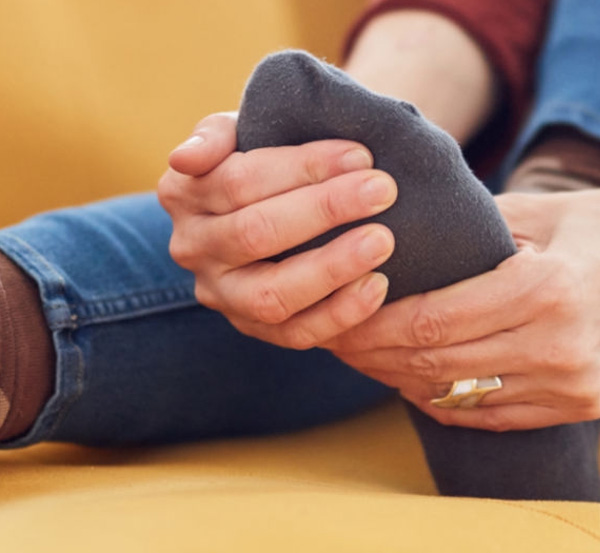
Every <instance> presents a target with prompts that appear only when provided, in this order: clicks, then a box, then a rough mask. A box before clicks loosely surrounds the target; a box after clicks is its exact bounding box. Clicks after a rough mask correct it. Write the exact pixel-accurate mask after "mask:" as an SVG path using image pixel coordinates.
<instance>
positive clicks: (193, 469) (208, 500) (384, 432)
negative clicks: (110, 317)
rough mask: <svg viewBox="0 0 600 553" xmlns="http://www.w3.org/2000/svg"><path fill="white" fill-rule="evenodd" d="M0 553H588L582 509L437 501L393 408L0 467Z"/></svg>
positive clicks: (599, 543) (79, 451) (50, 454)
mask: <svg viewBox="0 0 600 553" xmlns="http://www.w3.org/2000/svg"><path fill="white" fill-rule="evenodd" d="M0 474H2V484H1V489H2V492H1V498H0V540H1V542H0V543H1V547H2V550H3V551H11V552H12V551H15V552H17V551H18V552H19V553H29V552H38V551H40V552H41V551H44V552H48V551H50V552H53V551H56V552H62V553H69V552H71V551H72V552H80V551H85V552H86V553H96V552H98V553H100V552H103V553H104V552H106V551H119V552H120V551H124V552H125V551H126V552H128V553H138V552H139V553H172V552H178V553H183V552H188V551H189V552H196V551H207V552H208V551H209V552H211V553H216V552H237V551H244V552H250V551H256V552H265V551H278V552H279V551H286V552H288V551H291V552H294V551H302V552H307V551H311V552H320V551H322V552H324V553H325V552H326V553H331V552H333V551H335V552H337V551H339V552H348V553H351V552H352V553H353V552H364V553H367V552H368V553H373V552H378V553H379V552H382V553H383V552H390V553H397V552H399V551H407V552H411V553H416V552H427V553H433V552H436V551H451V552H459V551H460V552H466V553H471V552H472V553H479V552H481V551H498V552H511V553H515V552H516V553H519V552H528V553H533V552H538V551H548V552H552V553H562V552H564V553H588V552H589V553H597V552H598V551H599V550H600V507H599V506H597V505H593V504H589V503H560V502H525V501H492V500H476V499H451V498H442V497H435V495H432V494H435V489H434V487H433V483H432V481H431V478H430V476H429V473H428V471H427V468H426V465H425V461H424V458H423V454H422V452H421V449H420V446H419V443H418V440H417V437H416V436H415V434H414V432H413V430H412V428H411V427H410V424H409V423H408V418H407V416H406V413H405V412H404V409H403V407H402V405H401V404H400V403H399V402H393V403H390V404H387V405H385V406H382V407H381V408H378V409H375V410H373V411H371V412H369V413H366V414H363V415H361V416H357V417H355V418H353V419H350V420H347V421H344V422H341V423H337V424H332V425H328V426H324V427H321V428H316V429H313V430H309V431H304V432H300V433H296V434H292V435H287V436H278V437H270V438H260V439H256V438H254V439H240V440H229V441H216V442H210V443H205V444H197V445H186V446H178V447H169V448H161V449H139V448H136V449H121V450H94V449H89V448H81V447H76V446H69V445H41V446H37V447H33V448H30V449H29V450H24V451H20V452H12V453H3V454H2V455H0Z"/></svg>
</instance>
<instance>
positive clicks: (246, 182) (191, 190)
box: [159, 11, 600, 431]
mask: <svg viewBox="0 0 600 553" xmlns="http://www.w3.org/2000/svg"><path fill="white" fill-rule="evenodd" d="M405 18H406V19H405ZM371 35H372V36H371ZM399 35H402V36H403V37H404V38H403V40H402V41H400V42H399V41H398V40H397V38H396V37H397V36H399ZM415 44H420V47H419V48H415ZM442 55H443V56H447V55H451V56H452V57H453V58H454V59H461V61H464V63H462V64H461V68H463V69H464V71H463V72H460V74H458V75H457V76H456V79H453V78H452V77H451V76H450V75H449V74H448V65H447V64H443V63H442V64H440V63H439V61H438V60H439V59H440V56H442ZM443 59H445V58H443ZM428 60H429V63H428ZM395 64H397V67H396V66H395ZM415 64H418V65H419V67H423V66H425V67H426V70H423V71H419V72H415V73H410V71H414V70H415V69H414V68H415V67H416V65H415ZM465 68H466V69H465ZM348 69H349V71H350V72H351V73H352V74H353V75H354V76H356V77H357V78H358V79H360V80H362V82H363V83H364V84H366V85H367V86H370V87H371V88H374V89H375V90H378V91H380V92H385V93H387V94H391V95H395V96H397V97H402V98H407V99H409V100H411V101H413V102H414V103H416V104H417V105H418V106H419V107H420V109H421V110H422V111H423V112H424V114H425V115H426V116H427V117H429V118H430V119H432V120H434V121H435V122H437V123H438V124H439V125H440V126H442V127H443V128H445V129H446V130H448V131H449V132H450V133H451V134H453V135H454V136H455V137H456V138H457V139H459V140H460V141H461V142H463V143H464V142H467V141H468V139H469V138H470V137H471V136H472V135H473V133H474V132H476V131H477V129H479V128H480V127H481V125H482V124H484V122H485V120H486V119H487V117H489V115H490V114H491V113H492V111H493V108H494V106H495V104H496V102H497V101H498V99H497V98H496V94H495V83H494V79H493V74H492V71H491V69H490V68H489V67H488V66H487V64H486V62H485V58H484V57H483V55H482V53H481V52H480V51H479V49H478V47H477V46H476V44H475V43H473V42H472V41H471V40H470V39H469V38H468V37H467V36H466V35H465V34H464V33H463V32H462V31H461V30H460V28H459V27H456V26H455V25H454V24H452V23H450V22H448V21H446V20H444V19H443V18H441V17H439V16H434V15H431V14H428V13H426V12H413V11H401V12H400V11H399V12H392V13H390V14H387V15H384V16H381V17H380V18H378V19H376V20H375V21H374V22H373V23H372V24H371V25H370V26H369V27H368V28H367V30H366V31H365V33H364V35H363V37H362V38H361V40H360V41H359V43H358V44H357V46H356V49H355V51H354V53H353V55H352V57H351V59H350V60H349V64H348ZM454 69H455V67H453V68H452V70H453V72H454ZM395 70H396V71H395ZM390 74H394V75H408V74H411V78H410V79H407V78H398V79H394V80H392V81H390V80H389V79H388V77H389V75H390ZM469 79H470V81H469ZM440 82H444V83H445V86H444V87H440V86H439V83H440ZM465 84H467V86H465ZM466 89H468V90H469V94H465V90H466ZM448 105H452V106H454V109H453V110H448V108H447V106H448ZM234 150H235V115H233V114H218V115H213V116H210V117H208V118H207V119H205V120H203V121H202V122H200V123H199V124H198V126H197V127H196V129H195V131H194V133H193V137H192V139H191V140H190V141H187V142H186V143H184V144H183V145H182V146H181V147H179V148H178V149H176V150H175V151H174V152H173V153H172V154H171V157H170V165H171V168H170V169H169V170H168V171H167V173H165V175H164V176H163V178H162V179H161V182H160V184H159V198H160V200H161V202H162V204H163V206H164V207H165V208H166V209H167V211H169V213H170V214H171V216H172V218H173V221H174V234H173V238H172V241H171V252H172V255H173V257H174V259H175V260H176V261H177V262H178V263H179V264H180V265H182V266H183V267H185V268H187V269H189V270H191V271H193V272H194V274H195V275H196V295H197V298H198V300H199V301H200V302H201V303H203V304H204V305H207V306H208V307H211V308H213V309H216V310H218V311H221V312H222V313H224V315H225V316H226V317H227V318H228V319H229V320H230V321H231V323H232V324H233V325H234V326H235V327H236V328H238V329H239V330H240V331H241V332H243V333H245V334H249V335H251V336H255V337H257V338H260V339H262V340H265V341H267V342H271V343H275V344H278V345H282V346H284V347H289V348H295V349H307V348H310V347H316V346H319V347H326V348H328V349H330V350H332V351H333V353H334V354H336V355H337V356H339V357H340V358H341V359H342V360H344V361H345V362H347V363H348V364H350V365H351V366H353V367H355V368H356V369H358V370H360V371H362V372H364V373H365V374H368V375H369V376H371V377H373V378H376V379H377V380H380V381H382V382H384V383H386V384H388V385H391V386H394V387H396V388H398V389H400V390H401V393H402V394H403V396H404V397H406V398H407V399H408V400H409V401H412V402H413V403H415V404H416V405H417V406H418V407H419V408H421V409H422V410H423V411H425V412H427V413H429V414H430V415H431V416H433V417H434V418H435V419H437V420H438V421H440V422H441V423H443V424H452V425H460V426H469V427H475V428H483V429H488V430H495V431H503V430H512V429H518V428H537V427H543V426H550V425H554V424H560V423H568V422H577V421H582V420H588V419H593V418H598V417H600V384H599V382H600V363H598V362H596V361H595V359H597V358H598V352H597V349H598V348H599V347H600V333H599V332H598V328H599V326H598V322H599V321H598V320H597V313H600V287H599V286H596V284H595V283H596V280H597V279H596V278H595V275H597V274H599V271H600V250H598V248H597V246H596V241H592V240H589V239H587V240H586V238H587V237H590V236H595V235H596V233H597V232H599V231H600V229H597V230H596V225H598V223H597V221H598V220H600V218H599V217H598V213H597V212H598V211H599V210H600V195H599V194H600V193H598V192H573V193H569V194H556V195H552V196H541V195H540V196H538V195H532V196H523V195H518V194H506V195H504V196H500V197H498V198H497V202H498V207H499V208H500V210H501V212H502V213H503V215H504V216H505V218H506V219H507V221H508V223H509V227H510V228H511V230H512V232H513V235H514V236H515V238H516V240H517V242H518V244H519V246H520V248H521V250H520V252H519V253H518V254H517V255H516V256H514V257H513V258H511V259H509V260H507V261H506V262H505V263H503V264H501V265H500V266H499V267H498V268H497V269H496V270H494V271H491V272H489V273H486V274H484V275H480V276H478V277H476V278H474V279H470V280H468V281H464V282H461V283H459V284H457V285H454V286H451V287H448V288H446V289H443V290H438V291H434V292H430V293H427V294H422V295H419V296H413V297H410V298H405V299H403V300H401V301H399V302H395V303H393V304H390V305H388V306H385V307H383V308H381V309H379V308H380V306H381V304H382V302H383V299H384V297H385V293H386V288H387V281H386V279H385V277H384V276H383V275H381V274H379V273H377V272H375V269H376V267H377V266H379V265H380V264H381V263H382V262H383V261H384V260H385V259H387V258H388V257H389V256H390V255H391V253H392V250H393V236H392V235H391V233H390V232H389V231H388V230H387V229H386V228H385V227H383V226H381V225H365V226H363V227H359V228H356V229H353V230H351V231H349V232H348V233H346V234H344V235H342V236H341V237H339V238H338V239H336V240H334V241H332V242H331V243H330V244H328V245H326V246H324V247H323V248H320V249H318V250H314V251H311V252H306V253H303V254H299V255H297V256H294V257H291V258H289V259H287V260H285V261H283V262H280V263H277V264H275V263H271V262H265V261H261V260H262V259H264V258H265V257H267V256H269V255H272V254H274V253H277V252H281V251H284V250H286V249H288V248H289V247H290V246H292V245H296V244H300V243H303V242H305V241H306V240H307V239H309V238H311V237H313V236H315V235H317V234H320V233H322V232H324V231H325V230H328V229H330V228H333V227H336V226H338V225H339V224H341V223H343V222H347V221H351V220H358V219H361V218H363V217H366V216H369V215H372V214H374V213H377V212H379V211H383V210H384V209H385V208H386V207H387V206H388V205H390V204H391V203H392V202H393V201H394V199H395V197H396V189H395V184H394V182H393V181H392V179H391V178H390V177H389V176H387V175H385V174H384V173H381V172H380V171H376V170H373V169H372V168H371V167H372V159H371V156H370V154H369V153H368V152H367V151H366V150H365V149H364V147H363V146H361V145H359V144H353V143H350V142H345V141H324V142H318V143H313V144H307V145H304V146H296V147H285V148H272V149H264V150H255V151H252V152H249V153H247V154H241V153H237V152H234ZM350 152H355V153H354V154H352V155H350V156H348V154H349V153H350ZM356 152H359V153H356ZM258 184H260V186H258ZM340 187H343V188H344V189H346V190H351V191H352V192H351V193H350V194H344V195H343V196H344V201H340V195H339V194H338V191H339V189H340ZM582 237H585V238H583V239H582ZM367 240H370V241H369V242H367ZM481 367H485V373H486V374H482V372H481V371H482V369H481ZM490 374H499V375H501V376H502V377H503V380H504V383H505V387H504V389H503V390H501V391H498V392H494V393H493V394H489V395H488V396H487V397H486V399H485V406H484V407H482V408H480V409H477V410H471V411H469V410H444V409H439V408H435V407H433V406H431V405H430V403H429V400H430V399H432V398H434V397H438V396H440V395H442V394H443V391H444V390H445V389H447V387H448V383H449V382H451V381H453V380H456V379H462V378H469V377H478V376H488V375H490Z"/></svg>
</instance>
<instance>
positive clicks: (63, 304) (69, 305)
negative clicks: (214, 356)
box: [3, 232, 198, 330]
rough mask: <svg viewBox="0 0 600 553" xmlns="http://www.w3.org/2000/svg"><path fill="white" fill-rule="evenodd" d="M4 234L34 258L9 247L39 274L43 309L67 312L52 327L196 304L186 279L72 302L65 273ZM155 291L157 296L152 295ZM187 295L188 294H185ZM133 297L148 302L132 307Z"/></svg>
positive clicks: (15, 237)
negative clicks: (51, 285) (125, 306)
mask: <svg viewBox="0 0 600 553" xmlns="http://www.w3.org/2000/svg"><path fill="white" fill-rule="evenodd" d="M3 237H4V238H5V239H8V245H10V242H11V241H13V242H14V243H16V244H17V245H18V246H19V247H20V248H22V249H24V250H26V251H27V252H28V254H29V255H31V256H32V257H33V258H34V259H35V262H34V263H32V262H31V260H29V259H27V257H26V256H23V255H21V254H20V252H18V251H15V249H13V248H10V250H11V251H10V253H11V254H12V255H14V256H16V257H17V258H18V260H19V262H20V264H21V265H22V267H23V268H24V269H26V270H27V271H28V272H30V273H31V274H34V275H35V276H36V277H38V279H37V281H38V284H39V286H40V288H41V289H42V291H43V292H44V293H43V298H42V300H43V304H44V311H47V312H50V311H54V312H57V311H60V310H65V309H66V310H67V312H68V313H66V314H65V316H64V317H62V318H60V319H58V320H55V321H48V322H49V326H50V328H51V329H52V330H60V329H63V328H70V329H76V328H78V327H80V326H85V325H91V324H100V323H105V322H112V321H121V320H126V319H130V318H135V317H139V316H143V315H149V314H153V313H159V312H161V311H163V310H164V309H167V308H169V309H184V308H187V307H194V306H197V305H198V302H197V301H196V299H195V297H194V296H193V294H191V293H190V292H189V283H187V282H185V283H184V282H183V281H181V282H177V283H175V284H174V285H173V286H171V287H165V288H159V289H156V288H154V289H146V290H141V291H136V292H135V293H132V294H123V295H121V296H111V297H108V298H100V299H96V300H93V301H82V302H80V303H75V302H73V301H69V300H68V296H69V295H68V286H67V282H66V280H65V279H64V277H63V276H62V275H61V274H60V273H59V272H58V271H56V270H55V269H54V267H53V266H52V264H51V263H50V262H49V261H48V260H47V259H46V258H45V257H44V256H43V255H42V254H41V253H39V252H38V251H37V250H36V249H35V248H33V247H32V246H31V245H30V244H28V243H27V242H25V241H24V240H22V239H21V238H19V237H18V236H14V235H13V234H11V233H9V232H4V233H3ZM38 265H42V266H43V269H44V270H46V271H48V272H49V273H50V274H51V275H52V277H53V279H54V282H55V283H56V284H57V285H58V287H57V288H58V289H57V290H52V289H50V288H49V287H48V284H47V278H46V277H45V275H44V274H43V272H42V271H40V269H39V268H38ZM169 292H173V293H174V294H175V295H176V296H179V297H177V298H175V299H168V298H167V294H168V293H169ZM54 295H59V296H61V297H60V298H58V299H56V298H53V296H54ZM153 295H155V296H156V299H154V298H152V296H153ZM46 296H49V297H50V299H46ZM186 296H187V297H186ZM136 299H143V300H144V302H145V303H147V304H148V305H146V306H144V307H141V308H133V307H131V301H132V300H133V301H135V300H136ZM116 302H125V303H127V304H128V306H129V308H128V309H126V310H125V309H122V308H119V307H118V306H116V305H115V304H116ZM103 309H104V310H110V311H112V312H111V313H109V314H106V315H97V316H94V315H93V314H88V313H87V311H90V310H91V311H98V310H103Z"/></svg>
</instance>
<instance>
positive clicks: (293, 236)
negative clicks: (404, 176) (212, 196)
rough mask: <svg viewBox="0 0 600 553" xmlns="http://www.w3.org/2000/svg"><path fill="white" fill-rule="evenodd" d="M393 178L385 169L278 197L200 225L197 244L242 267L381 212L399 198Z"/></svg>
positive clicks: (358, 172)
mask: <svg viewBox="0 0 600 553" xmlns="http://www.w3.org/2000/svg"><path fill="white" fill-rule="evenodd" d="M396 195H397V188H396V183H395V182H394V180H393V179H392V178H391V177H390V176H389V175H388V174H387V173H384V172H382V171H357V172H354V173H350V174H348V175H343V176H340V177H336V178H334V179H331V180H329V181H327V182H326V183H324V184H316V185H311V186H307V187H304V188H300V189H298V190H293V191H291V192H288V193H287V194H284V195H281V196H275V197H274V198H270V199H268V200H264V201H262V202H259V203H257V204H254V205H251V206H248V207H246V208H244V209H241V210H239V211H236V212H234V213H231V214H228V215H222V216H214V217H212V218H210V219H207V220H206V221H205V224H203V225H202V227H201V228H198V232H197V236H195V237H194V238H193V240H194V243H196V244H199V247H200V245H201V244H206V249H207V251H208V250H210V249H211V248H212V251H213V254H214V256H215V258H216V259H219V260H220V261H222V262H223V263H224V264H225V265H228V266H231V267H239V266H241V265H246V264H248V263H251V262H253V261H258V260H261V259H265V258H268V257H271V256H273V255H275V254H278V253H281V252H283V251H285V250H287V249H289V248H292V247H294V246H297V245H298V244H302V243H304V242H306V241H307V240H310V239H311V238H314V237H316V236H319V235H321V234H323V233H324V232H326V231H328V230H330V229H332V228H335V227H338V226H340V225H342V224H344V223H348V222H351V221H356V220H359V219H363V218H365V217H368V216H370V215H374V214H376V213H380V212H381V211H384V210H385V209H387V207H389V206H390V205H391V204H392V203H393V202H394V200H395V199H396Z"/></svg>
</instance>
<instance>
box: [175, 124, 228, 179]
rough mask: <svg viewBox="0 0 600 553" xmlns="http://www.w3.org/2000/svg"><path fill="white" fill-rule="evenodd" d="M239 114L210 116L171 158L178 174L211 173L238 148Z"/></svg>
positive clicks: (197, 126) (196, 174) (195, 174)
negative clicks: (237, 126)
mask: <svg viewBox="0 0 600 553" xmlns="http://www.w3.org/2000/svg"><path fill="white" fill-rule="evenodd" d="M236 125H237V113H234V112H230V113H216V114H213V115H209V116H208V117H206V118H205V119H203V120H202V121H200V123H198V125H196V127H195V129H194V132H193V134H192V136H191V137H190V138H188V139H187V140H186V141H185V142H184V143H183V144H181V145H179V146H178V147H177V148H176V149H175V150H173V152H171V155H170V156H169V165H170V166H171V167H172V168H173V169H174V170H175V171H177V172H178V173H183V174H185V175H191V176H198V175H204V174H206V173H208V172H209V171H212V170H213V169H214V168H215V167H216V166H217V165H219V164H220V163H221V162H222V161H223V160H224V159H225V158H226V157H227V156H228V155H230V154H231V153H232V152H233V151H234V150H235V148H236V144H237V136H236Z"/></svg>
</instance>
